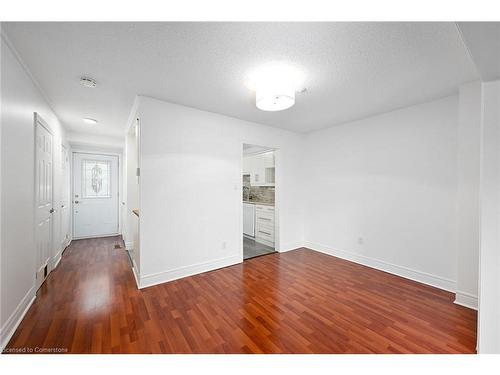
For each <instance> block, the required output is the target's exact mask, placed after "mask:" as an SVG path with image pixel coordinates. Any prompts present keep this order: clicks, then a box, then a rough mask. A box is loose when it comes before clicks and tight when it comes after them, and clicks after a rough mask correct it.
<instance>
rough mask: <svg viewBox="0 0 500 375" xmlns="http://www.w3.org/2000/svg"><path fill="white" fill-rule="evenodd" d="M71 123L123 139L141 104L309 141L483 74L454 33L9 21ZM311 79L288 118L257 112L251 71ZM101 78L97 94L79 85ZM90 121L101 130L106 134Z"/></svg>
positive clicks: (406, 26) (411, 27)
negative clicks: (248, 82)
mask: <svg viewBox="0 0 500 375" xmlns="http://www.w3.org/2000/svg"><path fill="white" fill-rule="evenodd" d="M2 27H3V29H4V32H5V33H6V35H7V36H8V38H9V40H10V41H11V43H12V44H13V46H14V47H15V48H16V50H17V51H18V53H19V55H20V56H21V58H22V59H23V61H24V62H25V63H26V65H27V66H28V67H29V69H30V71H31V72H32V74H33V76H34V77H35V78H36V79H37V80H38V82H39V84H40V86H41V87H42V89H43V90H44V91H45V93H46V94H47V96H48V98H49V99H50V101H51V103H52V105H53V107H54V109H55V110H56V112H57V114H58V115H59V117H60V119H61V120H62V121H63V123H64V124H65V125H66V126H67V127H68V128H69V129H70V130H72V131H79V132H90V133H95V134H107V135H122V134H123V131H124V129H125V126H126V121H127V118H128V115H129V112H130V109H131V107H132V103H133V100H134V96H135V95H136V94H140V95H146V96H151V97H155V98H158V99H163V100H167V101H171V102H174V103H178V104H183V105H187V106H191V107H195V108H199V109H203V110H207V111H212V112H216V113H221V114H224V115H228V116H233V117H236V118H240V119H244V120H249V121H255V122H259V123H263V124H268V125H272V126H277V127H281V128H286V129H290V130H294V131H299V132H308V131H311V130H314V129H319V128H323V127H327V126H331V125H335V124H339V123H343V122H346V121H351V120H354V119H359V118H362V117H366V116H370V115H373V114H377V113H381V112H385V111H389V110H393V109H396V108H400V107H404V106H408V105H411V104H415V103H419V102H424V101H428V100H432V99H435V98H439V97H443V96H446V95H450V94H453V93H455V92H456V91H457V86H458V85H459V84H461V83H464V82H468V81H472V80H477V79H478V78H479V77H478V74H477V72H476V69H475V68H474V65H473V63H472V61H471V59H470V58H469V56H468V53H467V49H466V48H465V45H464V44H463V41H462V39H461V37H460V33H459V32H458V29H457V27H456V25H455V24H453V23H53V22H48V23H3V24H2ZM276 60H278V61H287V62H291V63H293V64H296V65H299V66H301V67H302V68H303V70H304V71H305V73H306V76H307V78H306V82H305V87H306V88H307V91H306V92H305V93H303V94H297V100H296V105H295V106H294V107H292V108H291V109H289V110H286V111H283V112H272V113H271V112H262V111H259V110H258V109H256V108H255V103H254V94H253V93H252V92H250V91H249V90H248V89H247V88H246V87H245V85H244V79H245V75H246V73H247V72H248V71H249V70H250V69H253V68H255V67H256V66H258V65H260V64H263V63H266V62H269V61H276ZM81 75H89V76H91V77H93V78H95V79H96V80H97V82H98V87H97V88H95V89H87V88H84V87H82V86H80V85H79V82H78V81H79V77H80V76H81ZM82 117H92V118H96V119H98V120H99V122H100V124H99V125H97V126H89V125H86V124H84V123H82V121H81V119H82Z"/></svg>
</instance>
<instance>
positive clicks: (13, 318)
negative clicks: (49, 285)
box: [0, 286, 36, 352]
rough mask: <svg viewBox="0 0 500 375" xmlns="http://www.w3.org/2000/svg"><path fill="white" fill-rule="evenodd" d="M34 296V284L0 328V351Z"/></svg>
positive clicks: (12, 333)
mask: <svg viewBox="0 0 500 375" xmlns="http://www.w3.org/2000/svg"><path fill="white" fill-rule="evenodd" d="M35 297H36V293H35V286H32V287H31V289H30V290H29V291H28V293H26V295H25V296H24V297H23V299H22V300H21V302H19V304H18V305H17V307H16V309H15V310H14V312H13V313H12V314H11V315H10V316H9V319H7V321H6V322H5V323H4V325H3V326H2V328H1V329H0V352H2V351H3V350H4V349H5V347H6V346H7V344H8V343H9V341H10V339H11V338H12V336H13V335H14V332H16V329H17V327H18V326H19V324H20V323H21V321H22V320H23V318H24V316H25V315H26V313H27V312H28V310H29V308H30V307H31V305H32V304H33V301H34V300H35Z"/></svg>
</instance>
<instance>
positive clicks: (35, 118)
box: [33, 112, 55, 286]
mask: <svg viewBox="0 0 500 375" xmlns="http://www.w3.org/2000/svg"><path fill="white" fill-rule="evenodd" d="M38 125H40V126H42V127H43V128H44V129H45V130H47V132H49V134H50V135H51V136H52V152H51V155H52V163H51V165H52V172H51V179H52V189H51V192H50V194H51V200H52V209H54V190H55V189H54V147H55V142H54V133H53V132H52V129H51V128H50V126H49V125H48V124H47V123H46V122H45V121H44V119H43V118H42V117H41V116H40V114H39V113H37V112H34V113H33V130H34V133H33V134H34V138H33V141H34V142H33V151H34V154H35V155H34V159H35V160H34V162H35V163H34V166H33V181H34V182H35V183H34V184H33V197H34V199H33V201H34V202H33V203H34V204H33V217H34V218H35V220H33V236H34V238H35V246H36V244H37V234H36V233H37V230H36V228H37V216H38V215H37V208H38V207H37V187H38V186H37V180H36V168H37V161H38V160H37V156H36V155H37V150H36V134H37V126H38ZM54 212H55V209H54ZM54 227H55V226H54V215H53V216H52V228H51V230H50V259H49V261H48V262H47V265H46V266H47V276H46V277H45V278H44V281H45V280H46V279H47V277H48V276H49V273H50V272H51V271H52V270H51V269H50V268H49V266H50V263H52V262H51V260H52V257H53V255H54ZM37 251H38V250H37ZM38 267H39V264H38V254H37V253H36V252H35V285H37V281H36V276H37V275H38ZM44 281H42V282H41V283H40V286H41V285H42V284H43V283H44Z"/></svg>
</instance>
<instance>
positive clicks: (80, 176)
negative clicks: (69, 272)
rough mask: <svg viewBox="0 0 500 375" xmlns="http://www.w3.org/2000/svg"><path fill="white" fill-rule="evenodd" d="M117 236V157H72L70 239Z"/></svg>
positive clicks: (92, 155) (84, 155) (75, 155)
mask: <svg viewBox="0 0 500 375" xmlns="http://www.w3.org/2000/svg"><path fill="white" fill-rule="evenodd" d="M116 234H118V156H113V155H100V154H90V153H74V154H73V238H87V237H100V236H110V235H116Z"/></svg>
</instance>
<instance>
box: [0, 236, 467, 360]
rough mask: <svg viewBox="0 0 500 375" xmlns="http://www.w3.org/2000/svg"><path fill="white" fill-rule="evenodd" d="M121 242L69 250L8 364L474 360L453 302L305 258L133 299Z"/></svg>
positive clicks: (198, 279) (324, 258) (254, 262)
mask: <svg viewBox="0 0 500 375" xmlns="http://www.w3.org/2000/svg"><path fill="white" fill-rule="evenodd" d="M120 241H121V239H120V238H119V237H112V238H100V239H89V240H79V241H73V243H72V244H71V246H70V247H69V248H68V249H67V250H66V251H65V253H64V256H63V259H62V261H61V263H60V265H59V266H58V268H57V269H56V270H54V271H53V272H52V273H51V274H50V275H49V277H48V279H47V281H46V283H45V284H44V285H43V286H42V288H41V289H40V290H39V292H38V296H37V298H36V300H35V302H34V304H33V306H32V307H31V308H30V310H29V311H28V313H27V315H26V317H25V318H24V320H23V321H22V323H21V325H20V326H19V328H18V329H17V331H16V333H15V334H14V336H13V338H12V339H11V341H10V343H9V345H8V347H7V349H6V352H13V351H15V349H16V348H17V349H22V348H32V349H33V348H37V347H38V348H43V350H46V351H49V350H58V349H57V348H59V351H62V352H69V353H474V352H475V341H476V312H475V311H473V310H470V309H467V308H464V307H461V306H457V305H455V304H453V298H454V295H453V294H452V293H448V292H445V291H442V290H439V289H436V288H432V287H429V286H425V285H422V284H419V283H416V282H412V281H409V280H406V279H403V278H400V277H397V276H393V275H390V274H387V273H384V272H380V271H377V270H373V269H370V268H367V267H364V266H360V265H357V264H354V263H351V262H347V261H344V260H341V259H338V258H335V257H331V256H328V255H324V254H320V253H318V252H314V251H311V250H308V249H299V250H295V251H291V252H287V253H283V254H280V253H274V254H271V255H267V256H262V257H258V258H254V259H250V260H248V261H245V262H244V263H242V264H239V265H235V266H232V267H227V268H224V269H220V270H216V271H212V272H207V273H204V274H200V275H196V276H192V277H187V278H184V279H181V280H177V281H173V282H169V283H165V284H161V285H157V286H153V287H149V288H146V289H143V290H138V289H137V288H136V285H135V281H134V276H133V274H132V271H131V269H130V264H129V260H128V257H127V254H126V252H125V250H124V249H114V245H115V244H116V243H118V242H120ZM54 348H55V349H54Z"/></svg>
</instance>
